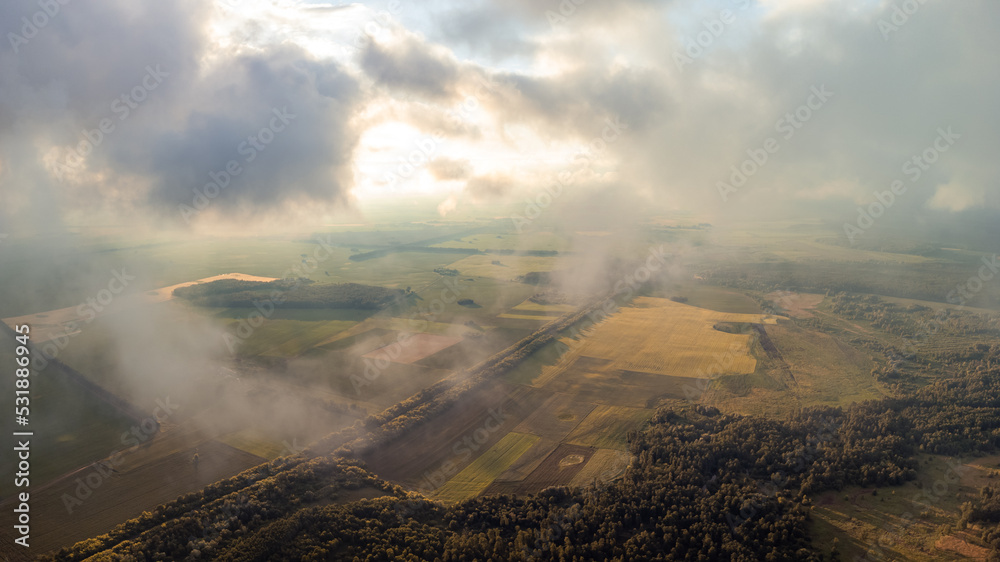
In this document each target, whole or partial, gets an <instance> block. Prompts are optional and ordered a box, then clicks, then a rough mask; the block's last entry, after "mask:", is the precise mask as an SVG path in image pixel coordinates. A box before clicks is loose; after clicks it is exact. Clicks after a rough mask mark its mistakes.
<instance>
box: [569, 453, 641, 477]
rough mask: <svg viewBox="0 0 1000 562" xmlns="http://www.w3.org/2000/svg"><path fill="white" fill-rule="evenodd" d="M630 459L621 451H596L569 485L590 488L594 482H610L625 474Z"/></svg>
mask: <svg viewBox="0 0 1000 562" xmlns="http://www.w3.org/2000/svg"><path fill="white" fill-rule="evenodd" d="M631 458H632V456H631V455H629V454H628V453H626V452H623V451H616V450H615V449H598V450H597V451H596V452H595V453H594V455H593V456H592V457H590V460H589V461H587V465H586V466H584V467H583V469H582V470H581V471H580V472H578V473H577V475H576V476H574V477H573V480H571V481H570V482H569V485H570V486H590V485H591V484H593V483H594V482H610V481H611V480H613V479H615V478H616V477H618V476H619V475H620V474H622V473H623V472H625V468H626V467H627V466H628V463H629V461H630V460H631Z"/></svg>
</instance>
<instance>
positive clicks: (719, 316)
mask: <svg viewBox="0 0 1000 562" xmlns="http://www.w3.org/2000/svg"><path fill="white" fill-rule="evenodd" d="M633 304H634V306H631V307H627V308H623V309H621V311H619V312H618V313H617V314H614V315H613V316H611V317H610V318H608V319H607V320H606V321H604V322H601V323H600V324H598V325H597V326H595V327H594V328H593V330H592V331H591V332H590V333H589V334H587V337H586V338H585V339H584V341H583V345H581V346H579V348H578V349H577V350H575V352H574V353H573V354H572V355H577V356H579V355H584V356H588V357H597V358H601V359H609V360H611V361H612V363H611V364H610V365H608V367H607V370H625V371H641V372H645V373H656V374H661V375H674V376H678V377H697V378H708V377H711V376H712V375H714V374H749V373H753V372H754V369H755V368H756V366H757V361H756V359H754V358H753V357H752V356H751V355H750V343H751V335H750V334H730V333H727V332H721V331H719V330H716V329H715V328H713V326H714V325H715V324H716V323H719V322H736V323H764V324H775V323H776V320H775V319H774V317H772V316H769V315H763V314H734V313H726V312H716V311H714V310H708V309H704V308H698V307H694V306H690V305H686V304H680V303H676V302H674V301H671V300H669V299H657V298H649V297H639V298H637V299H635V301H633ZM567 355H570V354H567ZM564 359H568V358H564Z"/></svg>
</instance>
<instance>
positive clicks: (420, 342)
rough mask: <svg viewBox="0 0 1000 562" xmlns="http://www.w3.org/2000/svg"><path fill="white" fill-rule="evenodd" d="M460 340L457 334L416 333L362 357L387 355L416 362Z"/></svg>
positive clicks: (396, 360) (397, 360) (397, 359)
mask: <svg viewBox="0 0 1000 562" xmlns="http://www.w3.org/2000/svg"><path fill="white" fill-rule="evenodd" d="M460 341H462V338H461V337H455V336H439V335H434V334H414V335H412V336H410V337H408V338H406V339H405V340H403V341H402V342H398V343H394V344H391V345H388V346H385V347H380V348H378V349H373V350H372V351H369V352H368V353H366V354H364V355H362V357H367V358H376V357H381V356H386V357H389V358H391V359H392V360H393V361H395V362H396V363H414V362H416V361H420V360H421V359H423V358H425V357H427V356H429V355H433V354H435V353H437V352H439V351H441V350H442V349H446V348H448V347H451V346H453V345H455V344H457V343H458V342H460Z"/></svg>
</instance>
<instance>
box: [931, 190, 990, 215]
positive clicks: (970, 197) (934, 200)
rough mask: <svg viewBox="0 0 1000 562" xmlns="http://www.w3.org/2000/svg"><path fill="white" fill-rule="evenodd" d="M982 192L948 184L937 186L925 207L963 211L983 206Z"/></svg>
mask: <svg viewBox="0 0 1000 562" xmlns="http://www.w3.org/2000/svg"><path fill="white" fill-rule="evenodd" d="M983 197H984V190H983V189H981V188H974V187H970V186H967V185H962V184H956V183H949V184H947V185H942V186H939V187H938V188H937V189H936V190H935V191H934V196H933V197H931V198H930V199H929V200H928V201H927V207H928V208H929V209H934V210H944V211H952V212H957V211H964V210H966V209H971V208H973V207H977V206H980V205H982V204H983Z"/></svg>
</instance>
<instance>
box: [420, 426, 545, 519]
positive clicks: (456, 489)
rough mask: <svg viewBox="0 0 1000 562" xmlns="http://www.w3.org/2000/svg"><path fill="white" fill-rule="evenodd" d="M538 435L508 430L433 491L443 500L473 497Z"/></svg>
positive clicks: (452, 500)
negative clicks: (494, 443)
mask: <svg viewBox="0 0 1000 562" xmlns="http://www.w3.org/2000/svg"><path fill="white" fill-rule="evenodd" d="M536 441H538V437H536V436H534V435H528V434H526V433H514V432H510V433H508V434H507V435H505V436H504V437H503V439H501V440H500V442H499V443H497V444H496V445H494V446H493V447H491V448H490V449H489V450H488V451H486V452H485V453H483V454H482V455H480V457H479V458H477V459H476V460H475V461H473V462H472V464H470V465H469V466H467V467H465V469H464V470H462V471H461V472H459V473H458V474H456V475H455V476H454V477H453V478H452V479H451V480H449V481H448V483H447V484H445V485H444V486H442V487H441V488H440V489H439V490H437V492H436V493H435V495H436V496H437V497H438V498H440V499H441V500H443V501H447V502H459V501H462V500H467V499H469V498H473V497H476V496H477V495H479V493H480V492H482V491H483V490H485V489H486V488H487V487H489V485H490V484H491V483H492V482H493V481H494V480H496V478H497V477H498V476H500V475H501V474H503V472H504V471H506V470H507V469H508V468H509V467H510V465H512V464H514V461H516V460H517V459H518V458H520V456H521V455H523V454H524V453H525V452H526V451H527V450H528V449H530V448H531V446H532V445H534V444H535V442H536Z"/></svg>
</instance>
